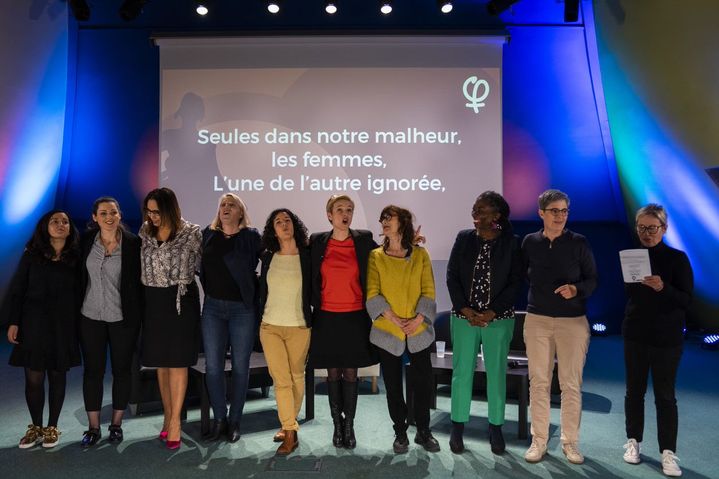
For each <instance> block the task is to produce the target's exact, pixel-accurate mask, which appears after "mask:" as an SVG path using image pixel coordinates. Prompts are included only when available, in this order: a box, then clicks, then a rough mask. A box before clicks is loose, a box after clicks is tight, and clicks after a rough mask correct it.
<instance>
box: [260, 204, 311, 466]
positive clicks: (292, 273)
mask: <svg viewBox="0 0 719 479" xmlns="http://www.w3.org/2000/svg"><path fill="white" fill-rule="evenodd" d="M262 245H263V246H264V247H265V252H264V253H263V254H262V267H261V268H260V306H259V308H260V312H261V314H262V323H260V341H261V342H262V349H263V350H264V352H265V359H266V360H267V369H269V371H270V376H272V382H273V384H274V388H275V400H276V401H277V415H278V417H279V420H280V424H281V430H280V432H279V433H278V434H276V435H275V437H277V436H280V437H281V440H282V444H280V446H279V447H278V448H277V453H276V454H277V455H278V456H286V455H288V454H290V453H292V451H294V450H295V449H297V447H298V446H299V444H300V441H299V439H298V434H297V431H299V429H300V426H299V424H298V423H297V415H298V414H299V412H300V408H301V407H302V399H303V398H304V396H305V366H306V364H307V351H308V350H309V347H310V333H311V329H310V328H311V327H312V308H311V298H310V292H311V284H310V283H311V264H310V252H309V249H308V248H307V228H306V227H305V225H304V223H302V220H300V219H299V218H298V217H297V215H296V214H294V213H293V212H292V211H290V210H289V209H287V208H279V209H276V210H274V211H273V212H272V213H270V216H269V217H268V218H267V222H266V223H265V229H264V231H263V232H262Z"/></svg>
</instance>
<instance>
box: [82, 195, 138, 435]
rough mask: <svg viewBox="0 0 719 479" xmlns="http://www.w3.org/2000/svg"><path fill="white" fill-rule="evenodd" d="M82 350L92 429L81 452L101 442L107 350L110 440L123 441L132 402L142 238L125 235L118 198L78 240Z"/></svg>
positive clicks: (99, 207) (102, 203)
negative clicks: (124, 419)
mask: <svg viewBox="0 0 719 479" xmlns="http://www.w3.org/2000/svg"><path fill="white" fill-rule="evenodd" d="M80 250H81V252H82V253H81V254H82V256H81V265H80V269H81V283H80V294H81V295H82V297H83V302H82V308H81V309H80V313H81V316H80V346H81V348H82V358H83V363H84V366H85V370H84V373H83V376H82V393H83V398H84V400H85V411H86V412H87V421H88V430H87V431H85V433H84V434H83V436H82V441H81V442H80V444H81V446H82V447H83V448H88V447H92V446H94V445H95V444H96V443H97V441H98V440H99V439H100V436H101V433H100V409H101V408H102V393H103V386H104V384H103V383H104V377H105V365H106V363H107V351H108V346H109V350H110V364H111V365H112V419H111V422H110V427H109V428H108V430H109V441H110V442H112V443H119V442H121V441H122V439H123V434H122V416H123V414H124V413H125V408H127V403H128V401H129V400H130V389H131V368H132V356H133V353H134V352H135V345H136V344H137V335H138V333H139V330H140V320H141V317H142V308H143V305H142V284H141V283H140V238H138V237H137V236H135V235H134V234H132V233H130V232H129V231H127V229H126V228H125V226H124V225H123V224H122V213H121V212H120V205H119V204H118V202H117V200H116V199H114V198H110V197H107V196H105V197H101V198H98V199H97V200H95V203H94V204H93V207H92V221H91V222H90V223H89V225H88V230H87V232H86V233H84V234H83V235H82V238H81V239H80Z"/></svg>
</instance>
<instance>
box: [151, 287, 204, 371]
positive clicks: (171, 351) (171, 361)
mask: <svg viewBox="0 0 719 479" xmlns="http://www.w3.org/2000/svg"><path fill="white" fill-rule="evenodd" d="M176 298H177V286H171V287H168V288H154V287H150V286H145V321H144V323H143V325H142V365H143V366H147V367H154V368H185V367H190V366H193V365H194V364H195V363H196V362H197V353H198V351H199V345H200V295H199V292H198V289H197V284H196V283H195V282H192V284H189V285H188V286H187V292H186V293H185V294H184V296H182V299H181V301H180V310H181V313H180V314H179V315H178V314H177V308H176V306H175V301H176Z"/></svg>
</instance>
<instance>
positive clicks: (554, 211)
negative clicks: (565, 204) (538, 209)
mask: <svg viewBox="0 0 719 479" xmlns="http://www.w3.org/2000/svg"><path fill="white" fill-rule="evenodd" d="M542 211H549V212H550V213H552V215H553V216H560V215H561V216H568V215H569V208H562V209H561V210H560V209H559V208H542Z"/></svg>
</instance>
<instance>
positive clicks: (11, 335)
mask: <svg viewBox="0 0 719 479" xmlns="http://www.w3.org/2000/svg"><path fill="white" fill-rule="evenodd" d="M18 329H19V328H18V327H17V325H16V324H13V325H11V326H10V327H9V328H7V340H8V341H10V344H20V343H19V342H18V340H17V332H18Z"/></svg>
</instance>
